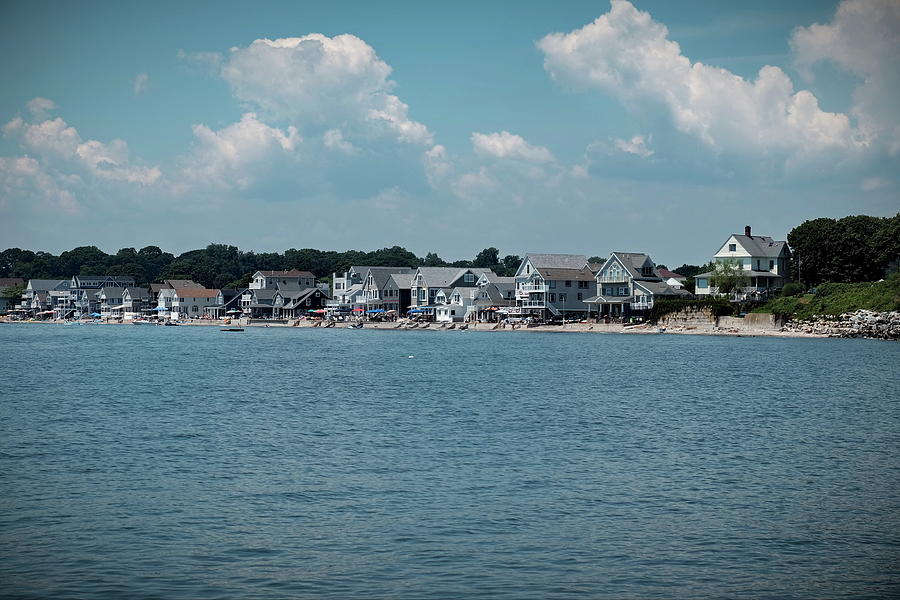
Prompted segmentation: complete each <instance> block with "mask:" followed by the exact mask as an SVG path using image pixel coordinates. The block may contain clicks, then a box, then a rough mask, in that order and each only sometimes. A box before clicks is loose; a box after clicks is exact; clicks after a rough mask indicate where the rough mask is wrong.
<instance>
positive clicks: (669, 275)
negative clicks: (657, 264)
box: [656, 268, 687, 281]
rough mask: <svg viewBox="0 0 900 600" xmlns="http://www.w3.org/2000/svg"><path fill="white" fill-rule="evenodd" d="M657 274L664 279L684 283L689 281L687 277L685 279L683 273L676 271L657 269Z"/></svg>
mask: <svg viewBox="0 0 900 600" xmlns="http://www.w3.org/2000/svg"><path fill="white" fill-rule="evenodd" d="M656 272H657V273H659V276H660V277H662V278H663V279H677V280H679V281H684V280H686V279H687V277H685V276H684V275H682V274H681V273H676V272H675V271H670V270H668V269H660V268H657V269H656Z"/></svg>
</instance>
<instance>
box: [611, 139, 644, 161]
mask: <svg viewBox="0 0 900 600" xmlns="http://www.w3.org/2000/svg"><path fill="white" fill-rule="evenodd" d="M648 142H649V138H648V139H647V141H644V136H642V135H636V136H634V137H632V138H631V139H630V140H616V141H615V144H616V148H618V149H619V150H621V151H622V152H627V153H628V154H634V155H637V156H640V157H641V158H650V157H651V156H653V150H651V149H650V148H649V147H648V146H647V143H648Z"/></svg>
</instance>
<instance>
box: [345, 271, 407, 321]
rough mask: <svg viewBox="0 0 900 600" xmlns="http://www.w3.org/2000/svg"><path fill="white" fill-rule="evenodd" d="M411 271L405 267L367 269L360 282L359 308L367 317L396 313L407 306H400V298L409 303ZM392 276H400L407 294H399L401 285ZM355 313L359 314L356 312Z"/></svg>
mask: <svg viewBox="0 0 900 600" xmlns="http://www.w3.org/2000/svg"><path fill="white" fill-rule="evenodd" d="M412 273H413V270H412V269H409V268H406V267H369V269H368V271H366V274H365V276H364V278H363V281H362V301H363V305H362V306H361V307H354V308H356V309H358V308H362V309H363V311H365V314H367V315H375V314H382V313H386V312H389V311H394V313H398V312H399V311H400V310H401V309H402V308H403V307H405V306H408V304H401V296H403V299H404V300H405V301H407V302H408V301H409V296H408V294H409V292H408V290H409V289H410V286H409V278H410V276H411V275H412ZM394 275H398V276H400V277H399V279H405V280H406V285H405V289H406V290H407V294H401V289H403V288H402V287H401V286H403V284H402V283H399V282H398V281H397V280H396V279H395V278H394ZM357 312H360V311H359V310H357Z"/></svg>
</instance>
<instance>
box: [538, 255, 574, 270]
mask: <svg viewBox="0 0 900 600" xmlns="http://www.w3.org/2000/svg"><path fill="white" fill-rule="evenodd" d="M525 260H528V261H531V266H533V267H534V268H535V269H539V270H540V269H581V268H582V267H584V266H586V265H587V257H586V256H585V255H584V254H526V255H525Z"/></svg>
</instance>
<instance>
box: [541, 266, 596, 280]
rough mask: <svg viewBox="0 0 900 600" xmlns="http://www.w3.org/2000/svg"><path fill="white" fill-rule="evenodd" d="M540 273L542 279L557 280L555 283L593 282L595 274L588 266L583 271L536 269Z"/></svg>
mask: <svg viewBox="0 0 900 600" xmlns="http://www.w3.org/2000/svg"><path fill="white" fill-rule="evenodd" d="M536 270H537V272H538V273H540V275H541V277H543V278H544V279H546V280H551V279H552V280H555V281H561V280H566V281H593V280H594V273H593V271H591V270H590V269H589V268H588V267H587V265H586V264H585V266H584V267H582V268H581V269H548V268H546V267H545V268H542V269H536Z"/></svg>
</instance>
